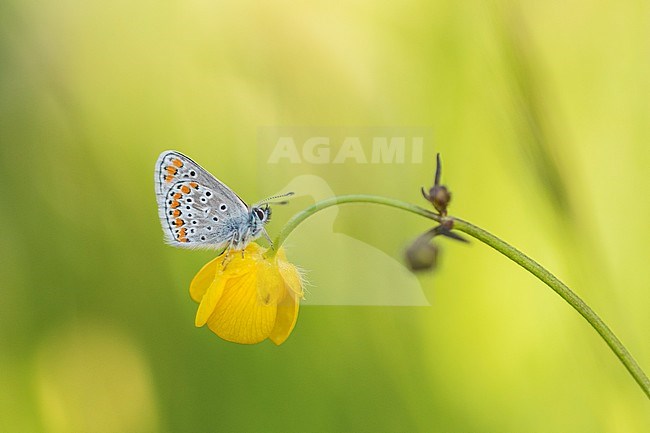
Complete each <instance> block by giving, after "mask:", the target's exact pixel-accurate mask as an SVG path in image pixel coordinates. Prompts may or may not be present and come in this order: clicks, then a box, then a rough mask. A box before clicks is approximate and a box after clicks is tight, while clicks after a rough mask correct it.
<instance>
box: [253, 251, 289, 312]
mask: <svg viewBox="0 0 650 433" xmlns="http://www.w3.org/2000/svg"><path fill="white" fill-rule="evenodd" d="M285 292H286V289H285V286H284V280H283V279H282V275H281V274H280V271H279V270H278V268H277V267H276V266H274V263H272V262H270V261H268V260H262V261H260V263H259V264H258V268H257V293H258V296H259V299H260V301H261V302H262V304H264V305H276V304H277V303H278V302H279V301H280V300H281V299H282V298H283V297H284V295H285Z"/></svg>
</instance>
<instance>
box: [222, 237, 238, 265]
mask: <svg viewBox="0 0 650 433" xmlns="http://www.w3.org/2000/svg"><path fill="white" fill-rule="evenodd" d="M236 241H237V232H235V233H233V235H232V237H231V238H230V241H229V242H228V246H227V247H226V249H225V251H224V252H223V254H224V259H223V262H222V263H223V269H226V266H228V263H230V260H231V259H232V257H231V256H230V250H231V249H232V247H233V245H234V244H235V242H236Z"/></svg>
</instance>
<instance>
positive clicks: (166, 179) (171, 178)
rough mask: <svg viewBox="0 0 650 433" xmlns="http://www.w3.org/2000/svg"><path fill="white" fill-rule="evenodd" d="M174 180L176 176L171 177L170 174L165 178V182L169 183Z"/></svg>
mask: <svg viewBox="0 0 650 433" xmlns="http://www.w3.org/2000/svg"><path fill="white" fill-rule="evenodd" d="M172 180H174V176H172V175H170V174H168V175H167V176H165V182H167V183H169V182H171V181H172Z"/></svg>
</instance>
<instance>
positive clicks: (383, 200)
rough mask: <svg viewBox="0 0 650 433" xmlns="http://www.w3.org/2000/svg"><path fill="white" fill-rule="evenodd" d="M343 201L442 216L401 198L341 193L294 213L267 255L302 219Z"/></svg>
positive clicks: (429, 216)
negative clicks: (380, 205)
mask: <svg viewBox="0 0 650 433" xmlns="http://www.w3.org/2000/svg"><path fill="white" fill-rule="evenodd" d="M345 203H374V204H382V205H385V206H390V207H394V208H397V209H402V210H405V211H408V212H412V213H414V214H417V215H421V216H423V217H425V218H429V219H432V220H435V221H438V222H441V221H442V217H441V216H440V215H438V214H436V213H433V212H431V211H428V210H426V209H423V208H421V207H420V206H416V205H414V204H411V203H406V202H403V201H401V200H395V199H392V198H387V197H380V196H376V195H367V194H351V195H341V196H338V197H330V198H327V199H325V200H322V201H319V202H316V203H314V204H313V205H311V206H309V207H308V208H307V209H304V210H302V211H300V212H298V213H297V214H295V215H294V216H293V217H291V219H290V220H289V221H287V223H286V224H285V225H284V227H282V229H281V230H280V233H279V234H278V236H277V237H276V238H275V241H274V242H273V245H274V246H275V249H274V250H269V255H270V256H273V255H275V252H276V251H277V250H278V248H280V246H281V245H282V243H283V242H284V241H285V240H286V239H287V237H288V236H289V234H290V233H291V232H292V231H293V230H294V229H295V228H296V227H297V226H298V225H299V224H300V223H301V222H303V221H304V220H306V219H307V218H309V217H310V216H312V215H313V214H315V213H316V212H318V211H321V210H323V209H325V208H328V207H330V206H334V205H337V204H345Z"/></svg>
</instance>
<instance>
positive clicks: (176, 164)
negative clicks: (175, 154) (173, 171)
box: [172, 158, 183, 167]
mask: <svg viewBox="0 0 650 433" xmlns="http://www.w3.org/2000/svg"><path fill="white" fill-rule="evenodd" d="M172 164H174V165H175V166H176V167H182V166H183V161H181V160H180V159H178V158H174V159H172Z"/></svg>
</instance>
